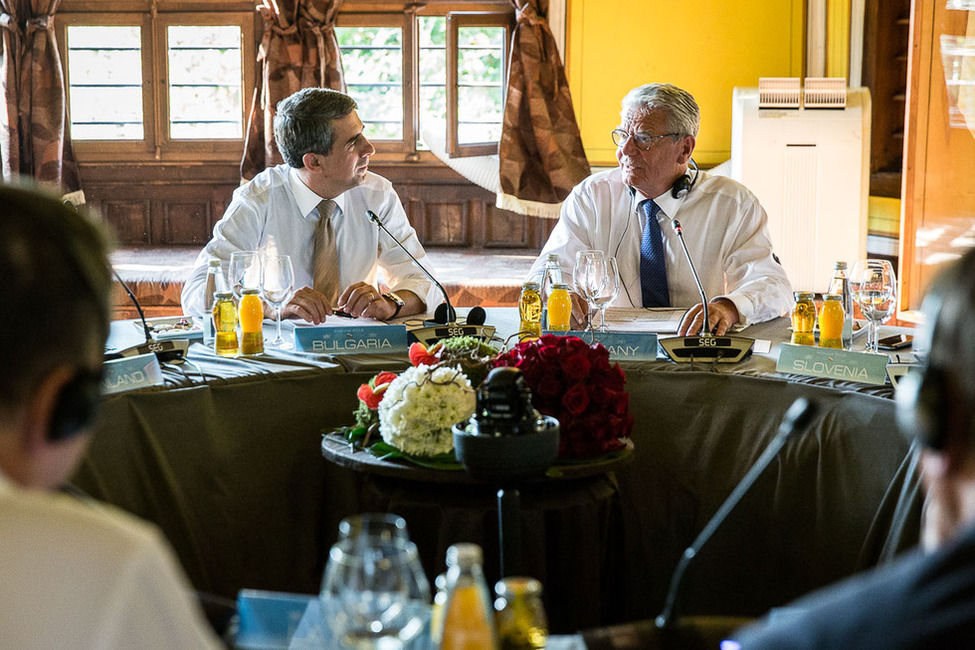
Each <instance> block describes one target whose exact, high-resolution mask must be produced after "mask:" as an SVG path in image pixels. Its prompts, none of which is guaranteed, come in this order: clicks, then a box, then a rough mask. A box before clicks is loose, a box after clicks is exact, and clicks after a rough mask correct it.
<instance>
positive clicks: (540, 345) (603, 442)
mask: <svg viewBox="0 0 975 650" xmlns="http://www.w3.org/2000/svg"><path fill="white" fill-rule="evenodd" d="M494 365H495V366H513V367H515V368H518V369H519V370H521V372H522V374H523V375H524V377H525V381H526V382H527V383H528V387H529V388H531V390H532V405H533V406H534V407H535V408H536V409H538V410H539V411H540V412H541V413H544V414H545V415H551V416H552V417H555V418H557V419H558V421H559V427H560V432H559V458H563V459H568V458H593V457H596V456H602V455H604V454H606V453H609V452H613V451H619V450H621V449H623V447H625V446H626V442H625V439H627V438H629V437H630V432H631V431H632V430H633V416H632V415H630V411H629V405H630V396H629V393H627V392H626V389H625V384H626V376H625V375H624V374H623V371H622V370H621V369H620V366H619V364H618V363H616V364H610V362H609V351H608V350H607V349H606V348H605V346H603V345H602V344H601V343H592V344H588V343H586V342H585V341H583V340H582V339H579V338H576V337H574V336H555V335H552V334H547V335H545V336H542V337H541V338H538V339H534V340H530V341H523V342H521V343H519V344H518V345H516V346H515V347H514V348H512V349H511V350H509V351H508V352H505V353H503V354H500V355H499V356H498V357H497V358H496V359H495V360H494Z"/></svg>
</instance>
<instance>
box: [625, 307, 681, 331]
mask: <svg viewBox="0 0 975 650" xmlns="http://www.w3.org/2000/svg"><path fill="white" fill-rule="evenodd" d="M686 311H687V310H686V309H684V308H683V307H676V308H675V307H655V308H653V309H644V308H643V307H608V308H607V309H606V325H607V326H608V327H609V330H610V331H611V332H656V333H657V334H676V333H677V328H678V327H679V326H680V319H681V318H682V317H683V316H684V312H686Z"/></svg>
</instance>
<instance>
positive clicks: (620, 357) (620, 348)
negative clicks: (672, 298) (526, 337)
mask: <svg viewBox="0 0 975 650" xmlns="http://www.w3.org/2000/svg"><path fill="white" fill-rule="evenodd" d="M544 333H545V334H555V335H556V336H578V337H579V338H580V339H582V340H583V341H585V342H586V343H589V342H590V340H593V341H599V342H600V343H602V344H603V345H604V346H606V349H607V350H609V358H610V359H612V360H613V361H654V360H655V359H656V358H657V335H656V333H654V332H596V333H595V336H594V337H593V338H592V339H590V334H589V332H583V331H577V330H570V331H568V332H550V331H545V332H544Z"/></svg>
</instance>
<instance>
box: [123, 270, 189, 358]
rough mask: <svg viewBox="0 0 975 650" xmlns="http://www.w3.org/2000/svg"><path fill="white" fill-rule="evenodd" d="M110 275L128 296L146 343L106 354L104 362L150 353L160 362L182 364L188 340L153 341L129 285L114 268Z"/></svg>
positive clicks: (147, 323) (143, 314)
mask: <svg viewBox="0 0 975 650" xmlns="http://www.w3.org/2000/svg"><path fill="white" fill-rule="evenodd" d="M112 275H114V276H115V279H116V280H117V281H118V283H119V284H121V285H122V288H123V289H125V293H126V294H128V296H129V300H131V301H132V304H133V305H135V310H136V312H138V314H139V319H140V320H141V321H142V331H143V332H145V334H146V342H145V343H140V344H139V345H133V346H131V347H128V348H125V349H124V350H119V351H118V352H113V353H111V354H106V355H105V361H111V360H112V359H121V358H122V357H134V356H137V355H140V354H149V353H152V354H155V355H156V357H157V358H158V359H159V361H160V362H164V363H165V362H167V361H168V362H171V363H180V362H182V361H183V359H184V358H185V357H186V351H187V350H188V349H189V347H190V341H189V339H169V340H166V341H155V340H153V338H152V333H151V332H150V331H149V322H148V321H146V315H145V312H143V311H142V305H140V304H139V301H138V299H137V298H136V297H135V294H134V293H132V289H130V288H129V285H127V284H126V283H125V280H123V279H122V276H120V275H119V274H118V271H116V270H115V269H114V268H113V269H112Z"/></svg>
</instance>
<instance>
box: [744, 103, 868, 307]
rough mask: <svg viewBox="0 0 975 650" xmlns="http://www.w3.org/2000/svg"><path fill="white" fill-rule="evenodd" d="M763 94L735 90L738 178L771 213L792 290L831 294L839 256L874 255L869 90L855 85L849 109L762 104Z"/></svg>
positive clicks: (774, 240) (775, 243)
mask: <svg viewBox="0 0 975 650" xmlns="http://www.w3.org/2000/svg"><path fill="white" fill-rule="evenodd" d="M758 99H759V93H758V89H757V88H735V91H734V105H733V108H732V134H731V176H732V178H734V179H736V180H738V181H740V182H741V183H743V184H744V185H745V186H746V187H747V188H748V189H750V190H751V191H752V192H754V193H755V195H756V196H757V197H758V199H759V201H761V203H762V207H764V208H765V211H766V212H767V213H768V217H769V230H770V232H771V236H772V244H773V246H774V247H775V253H776V254H777V255H778V257H779V259H780V260H781V262H782V265H783V267H785V270H786V273H787V274H788V276H789V280H790V281H791V282H792V288H793V289H795V290H797V291H798V290H803V291H825V290H826V288H827V285H828V284H829V280H830V278H831V277H832V276H833V264H834V263H835V262H836V261H837V260H844V261H846V262H847V263H848V264H850V265H851V266H852V265H853V262H854V261H856V260H857V259H858V258H861V257H865V255H866V246H867V195H868V194H869V188H870V94H869V91H868V90H867V89H866V88H850V89H848V94H847V99H846V106H845V107H844V108H826V109H821V108H816V109H813V108H762V109H760V108H759V107H758Z"/></svg>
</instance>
